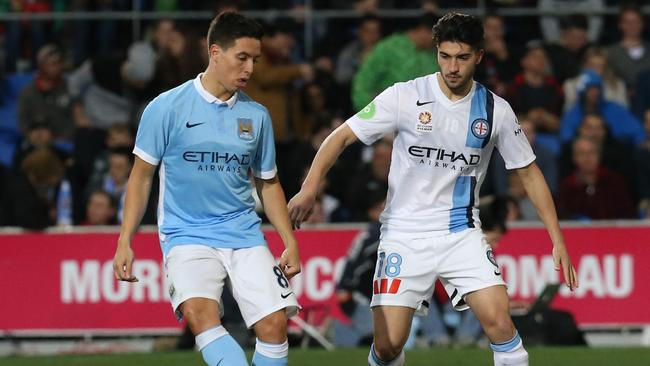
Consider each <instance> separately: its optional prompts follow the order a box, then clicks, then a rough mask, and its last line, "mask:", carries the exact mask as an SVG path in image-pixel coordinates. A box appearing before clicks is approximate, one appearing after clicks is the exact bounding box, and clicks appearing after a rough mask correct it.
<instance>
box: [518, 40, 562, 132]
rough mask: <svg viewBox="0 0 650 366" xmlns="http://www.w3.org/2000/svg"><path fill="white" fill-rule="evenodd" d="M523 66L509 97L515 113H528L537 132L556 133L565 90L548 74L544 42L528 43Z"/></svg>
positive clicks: (522, 61)
mask: <svg viewBox="0 0 650 366" xmlns="http://www.w3.org/2000/svg"><path fill="white" fill-rule="evenodd" d="M521 66H522V69H523V70H522V72H521V73H520V74H518V75H517V76H516V77H515V80H514V82H513V83H512V84H511V85H510V88H509V89H508V94H507V97H506V99H507V100H508V101H509V102H510V104H511V105H512V109H513V110H514V111H515V113H517V114H527V115H528V119H530V120H531V121H532V122H533V123H534V124H535V127H536V129H537V130H538V131H543V132H549V133H553V132H555V131H556V130H557V128H558V126H559V122H560V117H559V116H560V113H561V111H562V90H561V89H560V86H559V84H558V83H557V81H556V80H555V78H554V77H553V75H551V74H549V73H548V57H547V55H546V51H545V50H544V47H543V45H542V43H541V42H539V41H536V40H533V41H530V42H528V44H527V45H526V52H525V53H524V56H523V58H522V59H521Z"/></svg>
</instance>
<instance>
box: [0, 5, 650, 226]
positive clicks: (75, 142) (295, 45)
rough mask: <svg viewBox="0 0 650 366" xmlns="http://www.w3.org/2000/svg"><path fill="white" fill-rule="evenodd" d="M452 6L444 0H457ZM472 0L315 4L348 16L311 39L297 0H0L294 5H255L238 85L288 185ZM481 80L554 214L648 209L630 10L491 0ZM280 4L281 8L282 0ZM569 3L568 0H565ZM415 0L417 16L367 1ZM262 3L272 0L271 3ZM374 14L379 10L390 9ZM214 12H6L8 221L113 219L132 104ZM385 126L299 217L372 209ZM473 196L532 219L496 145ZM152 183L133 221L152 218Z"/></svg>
mask: <svg viewBox="0 0 650 366" xmlns="http://www.w3.org/2000/svg"><path fill="white" fill-rule="evenodd" d="M452 3H453V4H452ZM475 3H476V2H475V1H461V2H457V1H456V2H450V1H437V2H436V1H420V0H411V1H399V2H397V1H377V0H375V1H371V0H364V1H336V0H333V1H327V2H325V1H314V2H313V6H314V7H315V8H317V9H324V8H329V9H347V10H353V11H355V12H356V13H357V14H358V16H357V17H353V18H349V17H345V18H314V19H312V20H313V24H312V25H313V26H312V28H311V34H310V37H313V41H314V43H313V47H312V49H313V52H312V53H313V54H312V55H307V54H306V48H307V47H305V44H306V43H305V39H306V35H305V24H304V22H305V17H304V14H305V13H304V10H305V7H304V3H303V2H301V1H280V2H277V1H272V2H271V1H254V2H253V1H182V2H181V1H174V0H166V1H164V0H159V1H153V0H150V1H145V0H143V1H126V0H94V1H93V0H86V1H84V0H76V1H75V0H68V1H65V0H59V1H57V0H52V1H39V0H22V1H21V0H0V11H1V12H2V13H11V12H35V13H38V12H56V11H72V12H74V11H96V12H102V11H130V10H132V7H133V6H137V8H138V9H139V10H143V11H184V10H209V11H211V12H214V13H215V14H216V13H218V12H221V11H224V10H233V11H238V10H264V9H272V8H275V9H285V10H286V9H291V10H295V12H293V13H292V14H294V15H293V16H291V17H288V18H277V17H276V18H272V19H260V21H261V22H263V24H264V26H265V28H266V34H265V36H264V37H263V39H262V49H263V57H262V58H261V59H260V61H259V62H258V63H257V64H256V66H255V72H254V73H253V77H252V79H251V80H250V82H249V85H248V86H247V87H246V89H245V92H246V93H247V94H249V95H250V96H251V97H252V98H253V99H255V100H257V101H259V102H260V103H262V104H263V105H265V106H266V107H267V108H268V109H269V112H270V114H271V117H272V120H273V127H274V132H275V141H276V151H277V164H278V171H279V176H280V180H281V182H282V185H283V187H284V190H285V193H286V195H287V197H288V198H290V197H291V196H293V195H294V194H295V193H296V192H297V191H298V190H299V188H300V183H301V180H302V178H303V177H304V175H305V174H306V169H308V167H309V164H310V162H311V160H312V158H313V157H314V155H315V153H316V151H317V149H318V147H319V146H320V144H321V143H322V142H323V140H324V139H325V137H327V135H328V134H329V133H330V132H331V131H333V129H335V128H336V127H337V126H339V125H340V124H341V123H343V122H344V121H345V119H346V118H347V117H349V116H350V115H352V114H353V113H355V112H356V111H358V110H360V109H362V108H363V107H364V106H365V105H366V104H367V103H368V102H370V101H371V100H372V99H373V98H374V96H375V95H377V94H378V93H379V92H381V91H382V90H383V89H385V88H386V87H388V86H390V85H392V84H393V83H395V82H398V81H404V80H408V79H412V78H415V77H419V76H422V75H425V74H429V73H433V72H436V71H437V70H438V65H437V62H436V56H435V50H434V45H433V43H432V40H431V26H432V25H433V24H434V22H435V21H436V19H437V15H439V14H440V9H441V8H446V7H450V6H453V7H454V8H458V7H460V6H466V7H468V8H471V7H473V6H474V7H475V6H476V4H475ZM488 3H489V4H488V5H494V6H495V8H494V10H495V11H494V12H489V13H488V14H487V15H485V16H484V18H483V20H484V28H485V51H486V53H485V55H484V57H483V61H482V63H481V65H480V66H479V68H478V72H477V75H476V78H477V80H478V81H480V82H482V83H483V84H485V85H486V86H487V87H489V88H490V89H491V90H492V91H493V92H495V93H496V94H498V95H500V96H502V97H504V98H505V99H506V100H507V101H508V102H510V104H511V105H512V107H513V109H514V111H515V113H516V114H517V116H518V120H519V122H520V124H521V131H520V133H525V134H526V136H527V138H528V139H529V141H530V143H531V145H532V146H533V149H534V151H535V154H536V155H537V162H538V164H539V166H540V168H541V169H542V171H543V173H544V176H545V177H546V179H547V181H548V183H549V186H550V187H551V190H552V192H553V194H554V196H555V197H556V204H557V206H558V211H559V215H560V218H562V219H569V220H601V219H638V218H646V217H648V214H649V213H650V163H649V161H650V42H649V41H648V40H649V39H650V38H649V37H648V34H649V33H650V32H649V31H650V29H648V28H650V27H645V23H646V18H647V17H646V15H645V14H643V13H642V12H641V10H640V8H639V7H636V6H634V5H633V4H632V5H626V4H620V3H619V2H612V1H605V0H573V1H571V2H570V3H571V4H572V5H571V6H572V7H573V8H572V9H579V8H581V7H586V8H588V9H592V10H593V9H598V8H599V7H600V8H604V7H605V6H618V8H619V12H618V14H615V15H611V16H604V15H602V16H591V17H588V16H584V15H568V16H558V17H551V16H541V17H530V16H528V17H526V16H522V17H507V18H504V17H501V16H499V15H498V14H499V9H500V8H499V7H504V6H518V7H530V8H531V9H539V10H545V9H546V10H548V9H558V8H559V7H561V6H563V4H564V3H568V1H562V0H548V1H547V0H539V1H516V0H512V1H505V2H504V1H498V2H495V1H488ZM278 4H279V5H278ZM564 5H566V4H564ZM397 6H399V7H400V8H408V9H422V15H421V16H419V17H415V18H395V19H393V18H389V17H383V16H382V17H379V16H378V15H377V10H384V9H391V8H395V7H397ZM269 13H272V12H269ZM382 14H383V13H382ZM208 22H209V20H205V21H196V20H192V21H191V22H186V21H177V20H172V19H161V20H152V21H142V22H141V25H142V27H143V29H146V32H145V33H146V34H145V35H144V37H143V38H142V39H141V40H137V41H135V42H133V40H132V39H131V37H132V36H131V35H132V34H133V33H132V29H131V25H132V23H131V22H130V21H121V22H120V21H113V20H71V21H60V20H54V21H37V20H20V21H6V22H3V23H2V24H1V25H0V37H1V38H0V39H2V47H0V60H2V65H1V66H0V70H1V74H0V226H19V227H24V228H29V229H42V228H45V227H49V226H55V225H114V224H119V222H120V219H121V208H122V204H123V200H124V193H125V189H126V182H127V180H128V176H129V173H130V170H131V167H132V165H133V159H134V158H133V155H132V153H131V151H132V149H133V144H134V140H135V131H136V130H137V126H138V122H139V117H140V114H141V112H142V110H143V108H144V107H145V106H146V104H147V103H148V101H150V100H151V99H152V98H153V97H155V96H156V95H158V94H159V93H161V92H163V91H166V90H168V89H170V88H173V87H175V86H177V85H179V84H181V83H183V82H185V81H187V80H189V79H192V78H194V77H195V76H196V75H197V74H198V73H200V72H202V71H203V70H204V69H205V67H206V65H207V61H208V60H207V52H206V39H205V31H206V29H207V26H208ZM391 153H392V141H391V138H390V137H386V138H384V139H382V140H380V141H379V142H378V143H376V144H375V145H374V146H372V147H366V146H363V145H362V144H361V143H358V144H356V145H354V146H352V147H351V148H349V149H347V150H346V152H345V153H344V154H345V156H344V157H343V158H342V159H339V160H338V163H337V165H336V166H335V167H334V168H333V169H332V170H331V173H330V175H329V176H328V179H327V181H326V182H325V183H324V186H323V187H322V190H321V192H322V193H321V195H320V197H318V202H317V206H316V209H315V212H314V215H312V217H311V218H310V221H309V222H312V223H323V222H357V221H371V219H372V217H371V216H369V215H370V214H369V212H371V211H372V208H373V207H374V205H375V204H376V202H375V201H376V200H374V197H377V196H384V195H385V193H386V190H387V181H388V170H389V166H390V159H391ZM490 164H491V165H490V170H489V174H488V177H487V178H486V180H485V182H484V184H483V187H482V191H481V195H482V196H486V195H492V196H495V197H501V198H503V199H504V200H506V201H507V206H508V213H507V219H508V220H509V221H515V220H537V219H538V218H537V214H536V212H535V210H534V208H533V206H532V204H531V202H530V201H529V200H528V198H527V195H526V190H525V187H523V186H522V184H521V182H520V181H519V179H518V177H517V175H516V174H511V173H509V172H508V171H506V170H505V167H504V163H503V161H502V159H501V158H500V156H499V154H498V153H497V152H495V154H493V159H492V161H491V163H490ZM156 189H157V183H156V184H154V192H153V193H152V195H151V200H150V203H149V208H148V211H147V213H146V214H145V217H144V219H143V223H145V224H154V223H155V222H156V217H155V208H156V207H155V206H156V203H157V202H156V201H157V193H156V192H155V190H156Z"/></svg>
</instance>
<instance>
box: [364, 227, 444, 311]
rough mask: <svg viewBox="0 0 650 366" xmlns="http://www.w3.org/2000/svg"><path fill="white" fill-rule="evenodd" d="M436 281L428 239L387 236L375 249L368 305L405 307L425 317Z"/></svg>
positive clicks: (433, 255)
mask: <svg viewBox="0 0 650 366" xmlns="http://www.w3.org/2000/svg"><path fill="white" fill-rule="evenodd" d="M435 279H436V271H435V252H434V248H433V245H431V239H423V238H412V237H408V236H401V235H387V236H386V237H385V238H382V239H381V242H380V244H379V247H378V249H377V263H376V265H375V272H374V278H373V283H372V287H373V295H372V301H371V303H370V306H371V307H372V308H374V307H376V306H398V307H401V306H404V307H408V308H412V309H413V310H415V312H416V314H418V315H426V313H427V311H428V307H429V303H428V301H429V299H431V295H432V294H433V289H434V283H435ZM368 285H370V284H368Z"/></svg>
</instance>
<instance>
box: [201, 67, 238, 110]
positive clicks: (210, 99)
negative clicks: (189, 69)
mask: <svg viewBox="0 0 650 366" xmlns="http://www.w3.org/2000/svg"><path fill="white" fill-rule="evenodd" d="M201 77H203V73H200V74H198V75H196V78H194V89H196V91H197V92H198V93H199V95H200V96H201V97H202V98H203V99H204V100H205V101H206V102H208V103H216V104H223V103H226V104H227V105H228V107H229V108H232V107H233V106H234V105H235V102H236V101H237V92H235V93H234V94H233V95H232V97H230V99H228V100H226V101H225V102H224V101H223V100H221V99H219V98H217V97H215V96H214V95H212V94H210V92H209V91H207V90H206V89H205V88H204V87H203V84H201Z"/></svg>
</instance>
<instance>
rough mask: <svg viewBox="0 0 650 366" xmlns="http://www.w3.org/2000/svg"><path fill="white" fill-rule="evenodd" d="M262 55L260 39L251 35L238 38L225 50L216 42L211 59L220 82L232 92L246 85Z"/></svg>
mask: <svg viewBox="0 0 650 366" xmlns="http://www.w3.org/2000/svg"><path fill="white" fill-rule="evenodd" d="M260 55H261V45H260V41H259V40H258V39H255V38H250V37H243V38H238V39H237V40H235V43H234V44H233V45H232V46H230V47H229V48H227V49H225V50H224V49H223V48H221V47H220V46H218V45H216V44H213V45H211V46H210V59H211V61H212V62H214V65H215V68H216V71H217V73H216V74H217V75H218V77H219V78H220V80H219V82H220V83H221V84H222V85H223V86H224V87H225V88H226V90H228V91H230V92H235V91H237V90H239V89H242V88H244V87H245V86H246V84H247V83H248V80H249V79H250V77H251V75H252V74H253V65H254V64H255V62H257V59H258V58H259V57H260Z"/></svg>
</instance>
